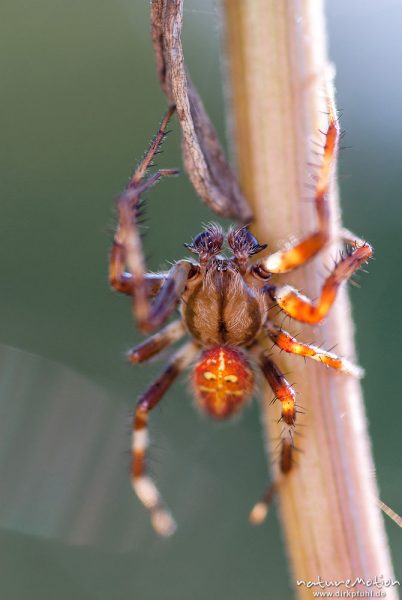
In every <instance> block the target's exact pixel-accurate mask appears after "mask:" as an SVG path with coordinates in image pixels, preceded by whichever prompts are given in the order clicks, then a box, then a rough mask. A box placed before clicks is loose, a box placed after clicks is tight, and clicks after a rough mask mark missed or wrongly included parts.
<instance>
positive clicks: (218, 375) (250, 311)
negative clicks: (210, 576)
mask: <svg viewBox="0 0 402 600" xmlns="http://www.w3.org/2000/svg"><path fill="white" fill-rule="evenodd" d="M173 111H174V108H171V109H170V110H169V111H168V113H167V114H166V116H165V118H164V119H163V121H162V123H161V126H160V128H159V130H158V132H157V134H156V136H155V138H154V140H153V141H152V143H151V146H150V148H149V150H148V151H147V153H146V155H145V157H144V159H143V160H142V161H141V162H140V164H139V165H138V167H137V168H136V170H135V172H134V175H133V176H132V177H131V180H130V182H129V184H128V186H127V188H126V190H125V191H124V192H123V194H122V195H121V196H120V197H119V198H118V199H117V210H118V226H117V231H116V234H115V237H114V241H113V247H112V251H111V256H110V283H111V285H112V287H113V288H114V289H115V290H117V291H119V292H123V293H125V294H128V295H129V296H131V297H132V299H133V311H134V316H135V318H136V320H137V322H138V326H139V328H140V329H141V331H143V332H152V331H154V330H155V329H157V328H159V327H160V326H162V325H163V324H164V323H165V322H166V321H167V320H168V319H169V317H170V316H171V315H172V313H173V312H174V311H175V309H176V307H177V305H179V307H180V318H179V319H177V320H174V321H173V322H171V323H169V324H168V325H165V326H164V327H163V328H162V329H161V330H160V331H159V332H157V333H155V334H154V335H152V336H151V337H149V338H148V339H146V340H145V341H144V342H142V343H141V344H139V345H138V346H136V347H135V348H133V349H132V350H130V352H129V354H128V357H129V360H130V361H131V362H132V363H133V364H137V363H141V362H144V361H146V360H148V359H149V358H151V357H153V356H155V355H156V354H158V353H159V352H161V351H162V350H163V349H165V348H166V347H167V346H169V345H170V344H173V343H174V342H176V341H178V340H179V339H180V338H181V337H183V336H184V335H186V334H187V335H188V336H190V338H191V339H190V341H188V342H187V343H185V344H184V345H183V346H182V347H180V348H179V349H178V350H177V351H175V352H174V353H173V354H172V356H171V357H170V359H169V362H168V364H167V366H166V367H165V369H164V370H163V371H162V372H161V374H160V375H159V376H158V377H157V378H156V380H155V381H154V382H153V383H152V384H151V385H150V386H149V387H148V389H147V390H146V391H145V392H144V393H143V394H141V395H140V397H139V398H138V402H137V407H136V410H135V414H134V421H133V443H132V474H131V477H132V485H133V488H134V490H135V492H136V494H137V496H138V497H139V499H140V500H141V502H142V503H143V504H144V505H145V507H146V508H148V509H149V511H150V513H151V520H152V524H153V526H154V528H155V530H156V531H157V532H158V533H160V534H162V535H169V534H171V533H173V531H174V529H175V522H174V520H173V518H172V516H171V514H170V512H169V511H168V509H167V508H166V506H165V505H164V503H163V502H162V499H161V496H160V494H159V491H158V489H157V487H156V485H155V483H154V482H153V480H152V479H151V478H150V477H149V475H148V474H147V469H146V460H145V459H146V452H147V448H148V446H149V440H148V416H149V413H150V411H151V410H152V409H153V408H154V407H155V406H156V405H157V404H158V402H159V401H160V400H161V398H162V397H163V396H164V394H165V393H166V391H167V390H168V389H169V387H170V386H171V384H172V383H173V381H174V380H175V379H176V377H177V376H178V375H179V374H180V373H181V372H182V371H183V370H184V369H185V368H187V367H189V366H190V365H192V364H193V367H192V369H193V370H192V387H193V390H194V394H195V397H196V399H197V402H198V405H199V406H200V408H201V409H202V410H203V411H205V412H206V413H207V414H208V415H209V416H210V417H212V418H214V419H218V420H219V419H228V418H230V417H231V416H232V415H234V414H235V413H238V412H239V411H240V410H241V409H242V408H243V407H244V406H245V404H246V403H247V402H248V401H249V400H250V399H251V397H252V395H253V391H254V387H255V385H254V381H255V375H254V368H255V367H253V366H252V364H255V365H258V366H259V368H260V370H261V372H262V374H263V376H264V377H265V378H266V380H267V381H268V383H269V385H270V386H271V388H272V390H273V392H274V395H275V398H276V399H277V400H279V401H280V403H281V419H282V421H283V424H284V427H283V431H282V449H281V458H280V467H281V470H282V472H284V473H286V472H288V471H289V470H290V469H291V467H292V449H293V435H292V433H293V429H294V427H295V422H296V412H297V411H296V408H295V393H294V391H293V389H292V387H291V385H290V384H289V383H288V381H287V380H286V378H285V376H284V375H283V374H282V373H281V371H280V370H279V368H278V367H277V366H276V365H275V363H274V362H273V361H272V360H271V359H270V357H269V355H268V354H267V352H266V350H264V349H263V346H262V342H263V341H264V340H266V339H267V338H268V339H271V340H272V341H273V342H274V343H275V344H276V345H277V346H278V347H279V348H281V349H282V350H284V351H286V352H291V353H293V354H299V355H300V356H304V357H308V358H312V359H313V360H317V361H320V362H322V363H324V364H325V365H327V366H329V367H331V368H333V369H337V370H339V371H342V372H344V373H346V374H349V375H352V376H357V377H358V376H360V374H361V369H360V368H359V367H357V366H355V365H353V364H351V363H350V362H348V361H347V360H345V359H343V358H340V357H338V356H336V355H335V354H332V353H330V352H325V351H324V350H322V349H321V348H318V347H316V346H314V345H311V344H306V343H302V342H300V341H298V340H296V339H295V338H294V337H293V336H292V335H290V334H289V333H287V332H286V331H284V330H283V329H281V328H280V327H278V326H277V325H276V324H275V323H274V322H273V321H272V320H271V318H270V317H269V316H268V315H269V312H268V310H269V308H270V307H271V306H273V305H274V304H276V305H278V306H279V307H280V308H281V310H282V311H283V313H285V314H286V315H288V316H290V317H292V318H293V319H296V320H298V321H303V322H305V323H310V324H315V323H318V322H320V321H321V320H322V319H323V318H324V317H325V316H326V315H327V313H328V311H329V310H330V308H331V306H332V304H333V302H334V300H335V297H336V294H337V291H338V289H339V286H340V285H341V284H342V283H343V282H345V281H346V280H348V279H349V278H350V277H351V275H352V274H353V273H354V272H355V271H356V269H358V268H359V267H360V266H361V265H362V264H363V263H365V262H366V261H367V260H368V259H369V258H370V257H371V255H372V248H371V246H370V245H369V244H368V243H367V242H363V241H361V240H359V239H358V238H356V237H355V236H353V235H352V234H348V233H347V232H346V233H345V239H346V241H347V242H348V243H349V246H348V251H347V252H346V254H345V255H344V256H343V257H342V258H341V259H340V260H339V262H338V263H337V264H336V265H335V267H334V269H333V271H332V273H331V274H330V275H329V276H328V277H327V279H326V281H325V282H324V285H323V287H322V290H321V294H320V296H319V298H318V300H317V301H315V302H313V301H312V300H310V299H309V298H307V297H306V296H303V295H302V294H301V293H300V292H299V291H298V290H296V289H295V288H293V287H291V286H289V285H282V286H274V285H271V284H270V283H269V280H270V278H271V274H272V273H285V272H287V271H290V270H292V269H295V268H297V267H300V266H301V265H303V264H305V263H306V262H307V261H309V260H310V259H311V258H313V256H315V255H316V254H317V253H318V252H319V251H320V250H321V249H322V248H324V246H326V245H327V243H328V242H329V241H330V234H329V209H328V201H327V194H328V188H329V183H330V179H331V174H332V171H333V167H334V162H335V158H336V155H337V148H338V140H339V128H338V122H337V120H336V118H335V116H334V112H333V109H332V108H331V107H330V112H329V124H328V129H327V132H326V141H325V146H324V152H323V159H322V165H321V167H320V171H319V176H318V180H317V184H316V189H315V207H316V214H317V230H316V231H314V232H313V233H311V234H310V235H308V236H307V237H306V238H305V239H302V240H301V241H300V242H298V243H295V244H294V245H293V246H292V247H290V248H289V249H286V250H283V251H278V252H275V253H274V254H271V255H270V256H264V257H262V258H260V259H257V260H255V259H254V260H253V257H254V256H255V255H257V254H258V253H260V252H261V251H262V250H264V249H265V248H266V244H260V243H259V242H258V241H257V240H256V238H255V237H254V236H253V235H252V234H251V233H250V232H249V230H248V228H247V226H244V225H240V226H237V227H233V228H230V229H229V231H228V232H227V233H226V234H225V233H224V231H223V230H222V228H221V227H220V226H218V225H215V224H211V225H208V226H207V227H206V228H205V230H204V231H203V232H202V233H200V234H199V235H197V236H196V237H195V239H194V240H193V241H192V242H191V243H190V244H186V246H187V248H188V250H190V251H191V252H192V253H193V254H195V255H196V256H197V258H198V260H189V259H183V260H179V261H178V262H176V263H175V264H174V265H173V266H172V268H171V269H170V270H169V271H167V272H164V273H158V274H149V273H146V267H145V260H144V257H143V252H142V246H141V239H140V235H139V231H138V224H137V220H138V214H139V205H140V197H141V195H142V194H143V193H144V192H145V191H146V190H148V189H149V188H150V187H151V186H152V185H153V184H154V183H156V181H158V180H159V179H160V178H161V177H163V176H165V175H175V174H177V171H176V170H159V171H156V172H155V173H154V174H153V175H151V176H149V177H148V178H145V174H146V171H147V169H148V168H149V167H150V166H151V163H152V159H153V157H154V156H155V154H156V152H157V151H158V148H159V146H160V144H161V142H162V140H163V138H164V136H165V135H166V127H167V124H168V121H169V118H170V116H171V115H172V113H173ZM225 241H226V244H227V246H228V248H229V249H230V256H229V257H225V256H224V255H221V254H220V252H221V250H222V247H223V245H224V243H225ZM126 269H127V270H126ZM250 355H252V356H253V358H254V360H253V361H251V360H250V358H249V356H250ZM274 491H275V483H274V484H272V486H271V487H270V488H269V490H268V491H267V492H266V494H265V495H264V497H263V499H262V500H261V501H260V502H259V503H258V504H257V505H256V506H255V507H254V509H253V511H252V513H251V519H252V520H253V521H254V522H258V521H261V520H262V519H263V517H264V515H265V512H266V506H267V504H268V503H269V501H270V499H271V497H272V495H273V493H274Z"/></svg>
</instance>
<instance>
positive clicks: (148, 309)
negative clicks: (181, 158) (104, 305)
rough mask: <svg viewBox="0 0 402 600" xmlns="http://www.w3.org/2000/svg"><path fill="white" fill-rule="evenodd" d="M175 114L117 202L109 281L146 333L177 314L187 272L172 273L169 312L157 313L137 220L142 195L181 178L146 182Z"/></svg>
mask: <svg viewBox="0 0 402 600" xmlns="http://www.w3.org/2000/svg"><path fill="white" fill-rule="evenodd" d="M173 111H174V108H173V107H172V108H170V109H169V111H168V112H167V113H166V115H165V117H164V119H163V121H162V123H161V125H160V127H159V130H158V132H157V134H156V136H155V137H154V139H153V140H152V142H151V145H150V147H149V149H148V151H147V152H146V154H145V156H144V158H143V159H142V161H141V162H140V163H139V165H138V166H137V168H136V169H135V171H134V174H133V175H132V177H131V180H130V182H129V184H128V186H127V188H126V190H125V191H124V192H123V194H121V195H120V196H119V198H118V199H117V211H118V226H117V230H116V233H115V236H114V240H113V247H112V252H111V257H110V267H109V278H110V282H111V284H112V286H113V287H115V288H117V289H119V291H123V292H125V293H131V295H132V297H133V311H134V316H135V318H136V319H137V320H138V324H139V327H140V329H141V330H143V331H150V330H152V329H154V328H155V327H157V326H158V325H160V324H161V323H162V322H163V318H167V317H166V316H165V315H166V313H168V314H170V313H171V312H172V311H173V310H174V307H175V304H176V300H177V299H176V298H174V297H173V296H174V292H175V291H176V287H177V286H176V283H175V281H177V280H178V281H180V282H181V280H182V278H183V275H182V273H183V271H184V270H185V268H183V267H182V268H180V267H179V268H178V269H176V270H171V271H170V273H169V276H168V278H167V279H166V280H165V282H164V283H163V284H162V289H161V292H160V293H161V294H162V295H163V301H164V302H166V301H167V300H169V302H167V305H166V307H165V310H163V311H161V309H160V305H159V308H158V310H154V309H153V305H151V303H150V301H149V283H148V282H147V276H146V269H145V259H144V256H143V252H142V243H141V237H140V233H139V229H138V223H137V220H138V215H139V210H140V198H141V195H142V194H143V193H144V192H145V191H146V190H148V189H149V188H150V187H152V186H153V185H154V184H155V183H156V182H157V181H158V180H159V179H160V178H161V177H163V176H167V175H177V173H178V171H177V170H176V169H161V170H159V171H156V172H155V173H154V174H152V175H151V176H150V177H148V179H145V180H143V178H144V176H145V174H146V171H147V169H148V168H149V167H150V166H151V164H152V160H153V158H154V156H155V154H156V153H157V152H158V149H159V147H160V145H161V143H162V141H163V139H164V137H165V135H166V128H167V124H168V122H169V119H170V117H171V115H172V114H173ZM126 265H127V266H128V273H126V271H125V266H126ZM176 271H177V273H176ZM169 277H170V278H171V279H173V280H174V282H173V286H172V282H171V281H170V282H169V283H168V280H169ZM166 285H167V286H168V288H169V290H170V294H167V292H166V290H165V291H164V292H163V291H162V290H163V288H165V287H166ZM178 287H179V295H180V294H181V292H182V291H183V289H184V287H183V286H180V284H178ZM156 314H157V316H156Z"/></svg>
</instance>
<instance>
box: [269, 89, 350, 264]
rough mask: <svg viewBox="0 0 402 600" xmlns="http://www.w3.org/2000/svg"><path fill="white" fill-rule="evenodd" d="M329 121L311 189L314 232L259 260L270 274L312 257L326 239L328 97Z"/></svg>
mask: <svg viewBox="0 0 402 600" xmlns="http://www.w3.org/2000/svg"><path fill="white" fill-rule="evenodd" d="M328 113H329V124H328V129H327V132H326V136H325V145H324V154H323V158H322V164H321V168H320V171H319V174H318V179H317V183H316V188H315V194H314V202H315V210H316V214H317V221H318V228H317V231H315V232H314V233H312V234H310V235H308V236H307V237H305V238H304V239H303V240H301V241H300V242H298V243H296V244H294V245H292V246H291V247H290V248H289V249H287V250H279V251H278V252H275V253H274V254H271V255H270V256H267V257H266V258H264V259H262V261H261V266H262V267H263V268H264V269H265V270H266V271H268V272H270V273H286V272H288V271H291V270H292V269H295V268H297V267H300V266H301V265H303V264H305V263H306V262H308V261H309V260H310V259H311V258H313V257H314V256H315V255H316V254H317V253H318V252H319V251H320V250H321V249H322V248H323V247H324V246H325V245H326V244H327V243H328V241H329V237H330V231H329V206H328V191H329V186H330V182H331V176H332V173H333V170H334V168H335V159H336V155H337V151H338V142H339V123H338V120H337V118H336V114H335V108H334V105H333V100H332V98H328Z"/></svg>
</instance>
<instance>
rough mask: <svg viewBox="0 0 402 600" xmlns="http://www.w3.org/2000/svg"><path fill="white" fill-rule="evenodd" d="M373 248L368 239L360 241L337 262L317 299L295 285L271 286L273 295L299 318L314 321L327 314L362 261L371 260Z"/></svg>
mask: <svg viewBox="0 0 402 600" xmlns="http://www.w3.org/2000/svg"><path fill="white" fill-rule="evenodd" d="M372 254H373V249H372V247H371V246H370V244H368V243H367V242H364V243H363V244H358V243H357V244H356V245H355V246H354V248H353V249H351V250H350V252H349V253H348V254H346V256H344V257H343V258H342V259H341V260H340V261H339V262H338V263H337V265H336V266H335V268H334V270H333V271H332V273H331V274H330V275H329V276H328V277H327V279H326V280H325V282H324V285H323V286H322V289H321V294H320V297H319V298H318V300H317V301H316V302H313V301H312V300H311V299H310V298H307V297H306V296H304V295H303V294H301V293H300V292H299V291H298V290H296V289H295V288H294V287H292V286H291V285H284V286H280V287H277V288H275V287H274V286H272V287H271V288H270V294H271V296H272V297H273V298H274V299H275V300H276V302H277V303H278V305H279V306H280V308H281V309H282V310H283V311H284V312H285V313H286V314H287V315H289V316H290V317H292V318H293V319H296V320H297V321H302V322H304V323H310V324H311V325H314V324H316V323H319V322H320V321H322V319H324V317H326V315H327V314H328V311H329V310H330V308H331V306H332V305H333V303H334V301H335V298H336V294H337V292H338V289H339V286H340V285H341V283H343V282H344V281H347V280H348V279H349V278H350V277H351V276H352V275H353V273H354V272H355V271H357V269H358V268H359V267H361V265H362V264H363V263H365V262H367V261H368V259H369V258H371V256H372Z"/></svg>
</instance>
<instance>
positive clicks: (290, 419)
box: [260, 352, 296, 437]
mask: <svg viewBox="0 0 402 600" xmlns="http://www.w3.org/2000/svg"><path fill="white" fill-rule="evenodd" d="M260 368H261V371H262V372H263V375H264V377H265V379H266V380H267V381H268V383H269V385H270V387H271V389H272V391H273V392H274V399H275V400H279V401H280V402H281V404H282V412H281V420H282V421H283V422H284V423H285V425H286V426H287V429H288V430H289V433H290V432H291V428H292V427H294V424H295V421H296V410H295V398H296V394H295V392H294V390H293V388H292V386H291V385H290V383H289V382H288V381H287V379H286V378H285V376H284V375H283V373H282V372H281V371H280V369H279V367H277V365H276V364H275V363H274V362H273V361H272V360H271V359H270V358H268V356H267V355H266V354H265V353H264V352H263V353H262V354H261V356H260ZM289 437H290V436H289Z"/></svg>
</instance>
